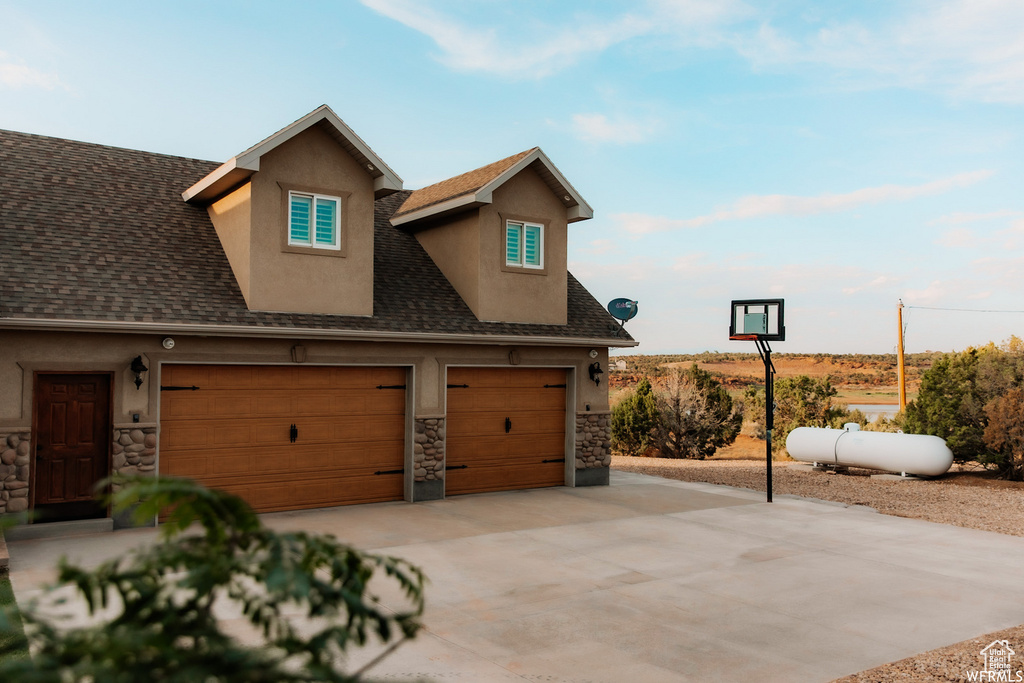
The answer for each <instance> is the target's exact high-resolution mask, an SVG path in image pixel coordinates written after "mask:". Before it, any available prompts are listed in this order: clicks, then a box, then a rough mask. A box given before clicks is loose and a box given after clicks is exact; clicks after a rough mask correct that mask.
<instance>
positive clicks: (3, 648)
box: [0, 569, 28, 659]
mask: <svg viewBox="0 0 1024 683" xmlns="http://www.w3.org/2000/svg"><path fill="white" fill-rule="evenodd" d="M0 653H3V654H0V658H3V659H16V658H18V657H26V656H28V641H26V640H25V630H24V628H23V627H22V625H21V612H19V611H18V603H16V602H15V601H14V590H13V589H12V588H11V578H10V576H8V574H7V570H6V569H3V570H0Z"/></svg>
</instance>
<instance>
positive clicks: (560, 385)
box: [544, 384, 565, 389]
mask: <svg viewBox="0 0 1024 683" xmlns="http://www.w3.org/2000/svg"><path fill="white" fill-rule="evenodd" d="M544 388H545V389H565V385H564V384H545V385H544Z"/></svg>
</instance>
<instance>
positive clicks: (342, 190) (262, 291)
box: [247, 127, 373, 315]
mask: <svg viewBox="0 0 1024 683" xmlns="http://www.w3.org/2000/svg"><path fill="white" fill-rule="evenodd" d="M251 185H252V198H251V203H250V205H251V212H252V215H251V225H252V227H251V247H250V256H249V263H250V275H249V278H250V281H249V292H250V294H249V298H248V299H247V302H248V304H249V308H251V309H254V310H261V311H287V312H300V313H335V314H341V315H373V179H372V178H371V177H370V175H369V173H367V171H366V170H365V169H364V168H362V167H361V166H360V165H359V164H358V163H357V162H356V160H355V159H353V158H352V157H351V156H350V155H349V154H348V153H347V152H346V151H345V150H344V149H343V148H342V147H341V145H339V144H338V143H337V142H336V141H335V140H334V139H333V138H332V137H331V136H330V135H328V134H327V133H325V132H324V131H322V130H320V129H319V128H317V127H313V128H309V129H307V130H305V131H303V132H302V133H300V134H299V135H297V136H295V137H294V138H292V139H291V140H289V141H288V142H285V143H284V144H282V145H280V146H279V147H277V148H275V149H273V150H272V151H270V152H268V153H267V154H265V155H263V157H261V158H260V170H259V172H257V173H256V174H255V175H254V176H253V178H252V183H251ZM288 190H298V191H307V192H317V193H320V194H325V195H331V196H336V197H341V199H342V211H341V213H342V217H341V223H342V226H341V250H340V251H332V250H326V249H305V250H301V249H297V248H294V247H292V248H289V247H288V245H287V224H288V223H287V209H288V206H287V204H288Z"/></svg>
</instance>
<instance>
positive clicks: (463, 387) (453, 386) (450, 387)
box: [448, 384, 469, 389]
mask: <svg viewBox="0 0 1024 683" xmlns="http://www.w3.org/2000/svg"><path fill="white" fill-rule="evenodd" d="M448 388H449V389H469V385H468V384H449V385H448Z"/></svg>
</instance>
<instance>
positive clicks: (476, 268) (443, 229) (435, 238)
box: [416, 211, 481, 318]
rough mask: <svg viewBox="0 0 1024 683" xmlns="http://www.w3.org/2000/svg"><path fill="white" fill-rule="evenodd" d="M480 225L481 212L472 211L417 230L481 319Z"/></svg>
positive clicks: (438, 262)
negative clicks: (429, 227) (434, 225)
mask: <svg viewBox="0 0 1024 683" xmlns="http://www.w3.org/2000/svg"><path fill="white" fill-rule="evenodd" d="M478 226H479V214H478V212H477V211H469V212H467V213H465V214H462V215H461V216H459V217H456V218H454V219H452V220H450V222H448V223H445V224H444V225H439V226H437V227H434V228H431V229H429V230H421V231H420V232H418V233H416V239H417V240H419V243H420V245H422V246H423V248H424V249H425V250H426V252H427V254H429V255H430V258H431V259H432V260H433V261H434V263H435V264H436V265H437V267H438V268H439V269H440V270H441V272H442V273H444V276H445V277H446V278H447V279H448V282H450V283H451V284H452V286H453V287H454V288H455V291H456V292H458V293H459V296H461V297H462V300H463V301H465V302H466V304H467V305H468V306H469V308H470V310H471V311H473V313H474V314H475V315H476V316H477V317H478V318H479V317H480V311H479V310H478V308H479V305H480V269H481V263H480V230H479V227H478Z"/></svg>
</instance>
